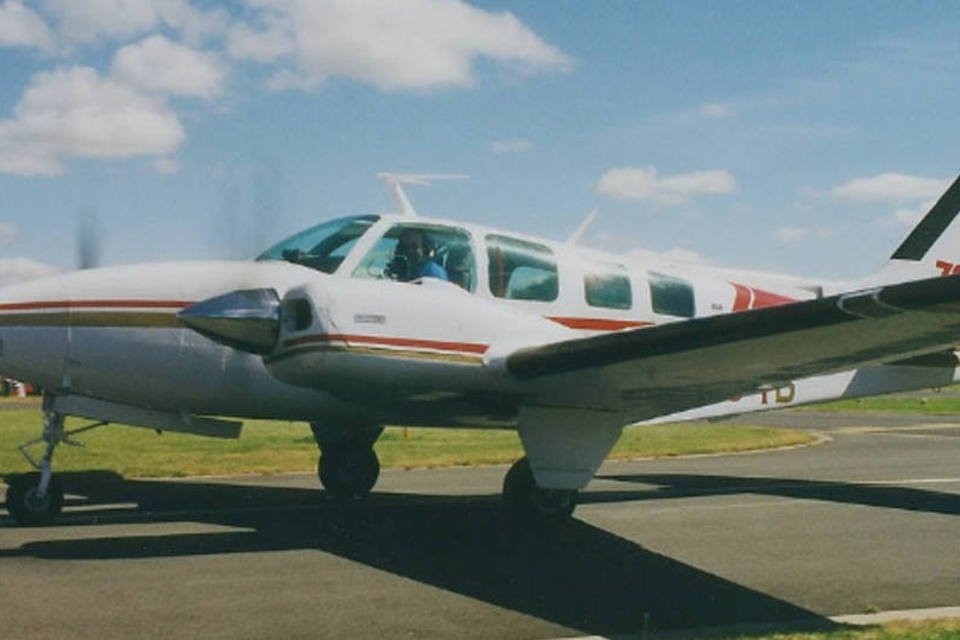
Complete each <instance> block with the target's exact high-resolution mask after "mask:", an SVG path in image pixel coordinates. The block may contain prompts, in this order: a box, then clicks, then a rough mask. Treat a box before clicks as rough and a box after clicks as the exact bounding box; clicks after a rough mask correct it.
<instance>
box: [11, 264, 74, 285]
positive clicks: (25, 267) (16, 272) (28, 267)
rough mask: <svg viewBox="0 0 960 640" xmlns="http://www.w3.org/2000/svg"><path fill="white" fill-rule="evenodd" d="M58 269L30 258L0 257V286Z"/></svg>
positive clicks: (46, 274) (47, 274) (53, 272)
mask: <svg viewBox="0 0 960 640" xmlns="http://www.w3.org/2000/svg"><path fill="white" fill-rule="evenodd" d="M59 271H60V270H59V269H57V268H56V267H54V266H51V265H49V264H44V263H42V262H38V261H37V260H32V259H30V258H0V286H3V285H8V284H15V283H17V282H23V281H24V280H33V279H35V278H42V277H43V276H49V275H53V274H55V273H59Z"/></svg>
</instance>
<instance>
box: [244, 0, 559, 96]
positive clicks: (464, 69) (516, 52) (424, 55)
mask: <svg viewBox="0 0 960 640" xmlns="http://www.w3.org/2000/svg"><path fill="white" fill-rule="evenodd" d="M259 4H260V6H261V7H262V12H261V13H260V15H259V20H258V24H257V25H255V26H250V25H238V26H236V27H234V28H232V29H231V30H230V32H229V34H228V39H227V43H228V51H229V52H230V54H231V55H232V56H234V57H236V58H240V59H248V60H255V61H257V62H264V63H265V62H281V63H284V65H285V66H283V67H282V68H280V69H278V70H277V73H278V74H279V75H277V76H275V77H274V79H273V81H272V85H273V86H274V87H275V88H279V87H289V86H297V87H301V88H302V87H311V86H316V85H317V84H319V83H320V82H321V81H323V79H325V78H327V77H330V76H342V77H348V78H352V79H354V80H358V81H360V82H365V83H368V84H372V85H374V86H376V87H377V88H379V89H382V90H388V91H397V90H405V89H427V88H434V87H445V86H460V87H463V86H470V85H471V84H473V82H474V62H475V60H476V59H477V58H480V57H485V58H489V59H491V60H494V61H496V62H499V63H506V64H510V65H513V66H515V67H516V68H519V69H521V70H524V71H528V72H532V71H541V70H554V71H555V70H564V69H567V68H568V67H569V65H570V61H569V59H568V58H567V57H566V56H565V55H564V54H563V53H562V52H560V51H559V50H558V49H556V48H555V47H553V46H551V45H549V44H547V43H546V42H544V41H543V40H542V39H541V38H540V37H539V36H537V35H536V34H535V33H534V32H533V31H531V30H530V29H528V28H527V27H526V26H525V25H524V24H523V23H522V22H521V21H520V20H519V19H518V18H517V17H516V16H514V15H513V14H512V13H509V12H499V13H494V12H489V11H484V10H482V9H478V8H476V7H473V6H471V5H469V4H466V3H465V2H463V1H462V0H406V1H404V2H395V1H394V0H369V1H367V2H355V1H354V0H323V1H316V0H260V2H259ZM289 65H292V66H289Z"/></svg>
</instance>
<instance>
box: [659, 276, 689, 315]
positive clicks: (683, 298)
mask: <svg viewBox="0 0 960 640" xmlns="http://www.w3.org/2000/svg"><path fill="white" fill-rule="evenodd" d="M648 277H649V282H650V300H651V302H652V303H653V311H654V313H662V314H663V315H667V316H679V317H681V318H692V317H693V316H694V315H695V308H696V307H695V305H694V299H693V286H692V285H691V284H690V283H689V282H687V281H686V280H683V279H681V278H676V277H674V276H668V275H664V274H662V273H655V272H653V271H651V272H649V274H648Z"/></svg>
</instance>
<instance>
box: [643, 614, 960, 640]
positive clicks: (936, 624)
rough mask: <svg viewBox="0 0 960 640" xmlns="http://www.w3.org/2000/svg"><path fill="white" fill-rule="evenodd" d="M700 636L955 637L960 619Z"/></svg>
mask: <svg viewBox="0 0 960 640" xmlns="http://www.w3.org/2000/svg"><path fill="white" fill-rule="evenodd" d="M654 637H655V636H654ZM701 637H704V638H707V637H710V638H712V639H713V640H748V639H749V640H958V639H960V619H947V620H924V621H903V622H891V623H888V624H883V625H877V626H869V627H844V628H842V629H836V630H831V631H809V632H799V633H769V634H760V635H756V634H748V635H732V636H722V635H721V636H701Z"/></svg>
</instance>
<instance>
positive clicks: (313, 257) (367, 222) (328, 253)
mask: <svg viewBox="0 0 960 640" xmlns="http://www.w3.org/2000/svg"><path fill="white" fill-rule="evenodd" d="M377 220H379V216H354V217H351V218H339V219H337V220H331V221H330V222H325V223H323V224H319V225H317V226H315V227H311V228H309V229H307V230H306V231H301V232H300V233H298V234H296V235H295V236H291V237H289V238H287V239H286V240H283V241H282V242H279V243H277V244H275V245H274V246H272V247H270V248H269V249H267V250H266V251H264V252H263V253H262V254H260V255H259V256H258V257H257V260H286V261H287V262H292V263H294V264H301V265H303V266H305V267H310V268H311V269H316V270H317V271H322V272H324V273H333V272H334V271H336V270H337V267H339V266H340V263H341V262H343V260H344V258H346V257H347V254H348V253H350V250H351V249H352V248H353V246H354V245H355V244H356V242H357V240H359V239H360V237H361V236H362V235H363V234H364V233H366V232H367V230H368V229H369V228H370V227H372V226H373V224H374V223H375V222H376V221H377Z"/></svg>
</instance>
